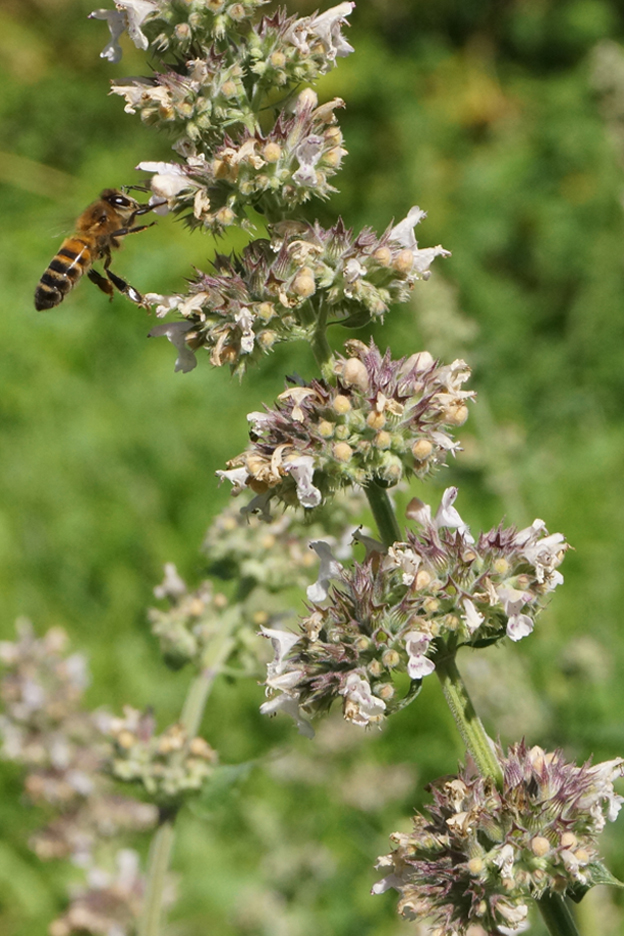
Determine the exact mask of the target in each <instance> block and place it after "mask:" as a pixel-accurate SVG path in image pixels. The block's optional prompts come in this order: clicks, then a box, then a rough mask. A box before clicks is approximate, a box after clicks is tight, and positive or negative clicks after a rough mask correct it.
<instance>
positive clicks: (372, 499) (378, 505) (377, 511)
mask: <svg viewBox="0 0 624 936" xmlns="http://www.w3.org/2000/svg"><path fill="white" fill-rule="evenodd" d="M364 490H365V491H366V497H367V498H368V503H369V504H370V509H371V510H372V511H373V517H374V518H375V523H376V524H377V529H378V530H379V535H380V537H381V540H382V542H383V544H384V546H392V544H393V543H400V542H401V539H402V534H401V528H400V527H399V524H398V521H397V518H396V514H395V513H394V510H393V509H392V504H391V503H390V498H389V497H388V492H387V491H386V489H385V488H382V487H381V486H380V485H379V484H377V482H376V481H369V483H368V484H367V485H366V487H365V489H364Z"/></svg>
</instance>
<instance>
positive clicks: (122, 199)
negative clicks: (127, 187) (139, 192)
mask: <svg viewBox="0 0 624 936" xmlns="http://www.w3.org/2000/svg"><path fill="white" fill-rule="evenodd" d="M111 201H112V203H113V205H116V206H117V207H118V208H130V207H131V205H132V202H131V201H130V199H129V198H126V196H125V195H114V196H113V197H112V198H111Z"/></svg>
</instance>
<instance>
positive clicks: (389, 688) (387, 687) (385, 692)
mask: <svg viewBox="0 0 624 936" xmlns="http://www.w3.org/2000/svg"><path fill="white" fill-rule="evenodd" d="M374 691H375V695H376V696H379V698H380V699H383V700H384V702H387V701H388V699H391V698H392V697H393V696H394V686H393V685H392V684H391V683H382V684H381V685H380V686H375V690H374Z"/></svg>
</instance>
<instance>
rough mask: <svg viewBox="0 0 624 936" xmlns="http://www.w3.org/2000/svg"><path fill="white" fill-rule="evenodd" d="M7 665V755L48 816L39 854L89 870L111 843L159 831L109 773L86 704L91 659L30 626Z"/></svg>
mask: <svg viewBox="0 0 624 936" xmlns="http://www.w3.org/2000/svg"><path fill="white" fill-rule="evenodd" d="M0 664H1V666H2V669H3V670H4V673H3V676H2V681H1V683H0V695H1V696H2V700H3V703H4V714H3V715H2V716H1V718H0V736H1V737H2V741H3V747H2V757H3V758H4V759H5V760H11V761H14V762H16V763H19V764H21V765H22V767H23V768H24V770H25V779H24V790H25V793H26V795H27V797H28V799H29V801H30V802H31V803H33V804H36V805H39V806H42V807H44V808H45V810H46V816H47V821H46V824H45V825H43V826H42V827H41V828H39V829H36V830H35V831H34V832H33V833H32V835H31V837H30V840H29V845H30V847H31V848H32V850H33V851H34V852H35V853H36V854H37V856H38V857H39V858H40V859H41V860H44V861H48V860H52V859H63V858H71V859H72V860H73V861H74V862H75V863H76V864H80V865H82V866H85V865H87V864H90V863H91V862H92V861H93V859H94V854H95V852H96V850H97V848H98V846H99V845H100V844H101V842H102V841H103V840H105V839H109V838H111V836H116V835H119V834H120V832H122V831H123V830H135V829H146V828H150V827H151V826H153V825H154V824H155V823H156V819H157V814H156V810H155V809H154V807H152V806H151V805H150V804H148V803H139V802H137V801H136V800H132V799H127V798H126V797H123V796H120V795H119V794H118V793H117V792H115V791H113V790H112V788H111V787H112V784H111V782H110V780H109V779H108V778H107V777H106V776H105V775H104V774H103V773H102V769H103V764H104V760H105V757H106V746H105V745H104V744H103V743H102V738H101V735H100V732H99V729H98V726H97V719H96V718H95V717H94V715H93V714H92V713H90V712H88V711H86V710H85V709H84V707H83V700H82V696H83V693H84V689H85V688H86V685H87V682H88V669H87V665H86V660H85V659H84V657H83V656H82V655H81V654H76V653H71V652H70V650H69V642H68V638H67V635H66V634H65V632H64V631H63V630H62V629H61V628H59V627H55V628H52V629H51V630H49V631H48V632H47V634H45V635H44V636H43V637H37V636H36V635H35V632H34V629H33V627H32V625H31V624H30V623H29V622H26V621H22V622H21V623H20V624H19V625H18V639H17V640H16V641H2V642H0Z"/></svg>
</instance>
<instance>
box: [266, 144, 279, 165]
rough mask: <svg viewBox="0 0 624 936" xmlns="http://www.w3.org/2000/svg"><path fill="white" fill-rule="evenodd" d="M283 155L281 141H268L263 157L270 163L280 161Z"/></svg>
mask: <svg viewBox="0 0 624 936" xmlns="http://www.w3.org/2000/svg"><path fill="white" fill-rule="evenodd" d="M281 155H282V147H281V146H280V145H279V143H267V145H266V146H265V147H264V149H263V150H262V158H263V159H266V161H267V162H268V163H276V162H278V160H279V158H280V156H281Z"/></svg>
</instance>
